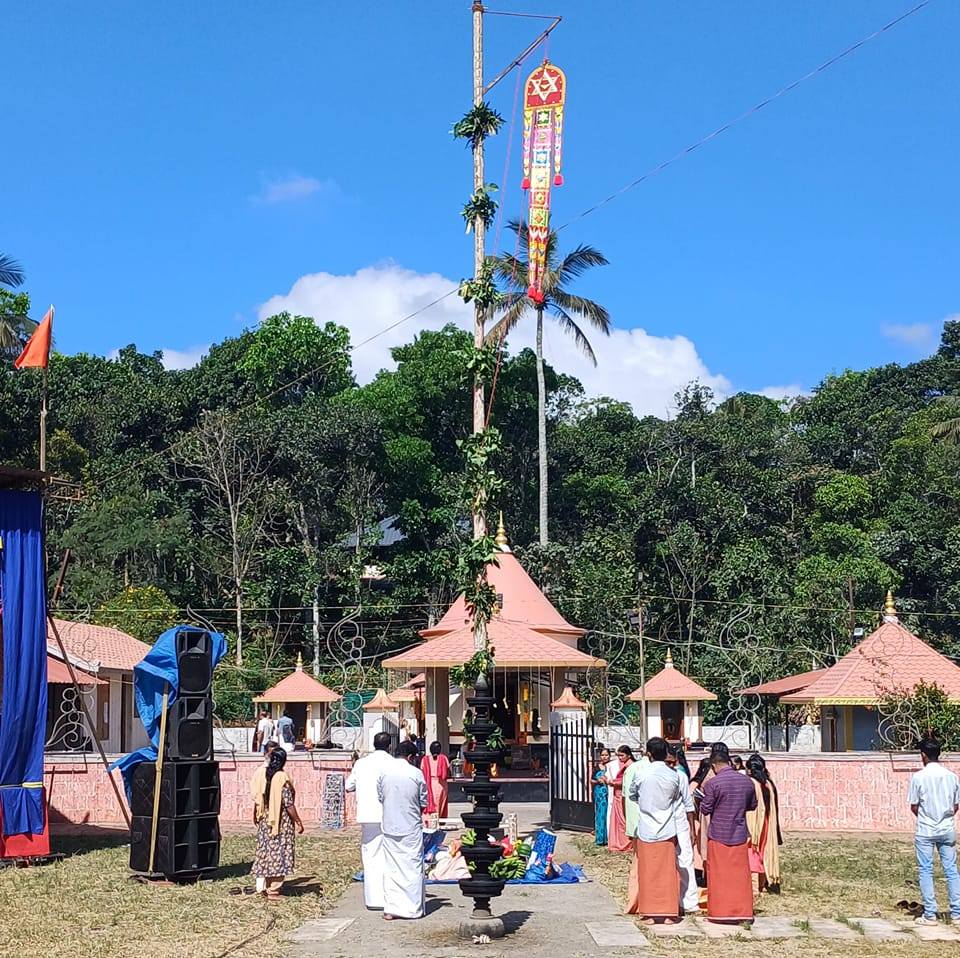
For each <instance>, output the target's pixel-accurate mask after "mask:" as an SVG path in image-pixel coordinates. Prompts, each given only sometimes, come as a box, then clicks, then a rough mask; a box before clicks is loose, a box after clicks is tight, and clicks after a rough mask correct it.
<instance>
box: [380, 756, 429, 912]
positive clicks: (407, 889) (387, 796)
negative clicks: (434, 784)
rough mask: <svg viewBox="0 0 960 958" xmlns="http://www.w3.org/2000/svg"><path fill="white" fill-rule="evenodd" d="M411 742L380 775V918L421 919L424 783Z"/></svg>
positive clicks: (425, 784)
mask: <svg viewBox="0 0 960 958" xmlns="http://www.w3.org/2000/svg"><path fill="white" fill-rule="evenodd" d="M418 758H419V755H417V747H416V745H414V744H413V742H401V743H400V744H399V745H398V746H397V757H396V759H395V760H394V761H393V762H391V763H390V764H389V765H387V766H386V767H385V768H384V769H383V771H382V772H381V774H380V781H379V784H378V786H377V788H378V792H379V794H380V802H381V804H382V805H383V823H382V828H383V858H384V876H383V892H384V905H383V917H384V918H385V919H386V920H387V921H393V920H394V919H395V918H422V917H423V913H424V897H425V893H424V880H423V824H422V822H423V818H422V816H423V811H424V809H425V808H426V807H427V802H428V799H427V783H426V781H425V780H424V778H423V773H422V772H421V771H420V769H419V768H418V767H417V759H418Z"/></svg>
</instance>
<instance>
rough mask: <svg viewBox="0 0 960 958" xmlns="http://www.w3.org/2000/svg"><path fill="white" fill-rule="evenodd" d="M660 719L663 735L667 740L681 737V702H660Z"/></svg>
mask: <svg viewBox="0 0 960 958" xmlns="http://www.w3.org/2000/svg"><path fill="white" fill-rule="evenodd" d="M660 719H661V721H662V723H663V737H664V738H665V739H666V740H667V741H668V742H679V741H681V740H682V739H683V702H661V703H660Z"/></svg>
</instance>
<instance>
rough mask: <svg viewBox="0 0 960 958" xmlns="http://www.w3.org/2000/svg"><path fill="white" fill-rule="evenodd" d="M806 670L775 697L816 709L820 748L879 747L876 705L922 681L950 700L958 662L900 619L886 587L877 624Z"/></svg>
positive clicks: (959, 675) (957, 695)
mask: <svg viewBox="0 0 960 958" xmlns="http://www.w3.org/2000/svg"><path fill="white" fill-rule="evenodd" d="M807 674H808V675H810V676H812V679H811V680H810V681H804V683H803V685H802V687H801V688H798V689H794V690H791V691H790V692H788V693H787V694H785V695H780V696H779V701H780V702H781V703H782V704H784V705H806V706H810V707H813V708H819V709H820V740H821V749H822V751H824V752H849V751H873V750H875V749H877V748H879V747H881V746H882V744H883V741H882V739H883V736H882V734H881V728H880V725H881V721H882V714H881V710H880V708H879V707H880V706H882V704H883V703H884V702H885V701H887V700H888V699H889V698H890V697H891V696H897V695H907V694H909V693H911V692H912V691H913V690H914V689H915V688H916V687H917V686H918V685H919V684H920V683H921V682H925V683H926V684H928V685H937V686H939V687H940V688H941V689H943V691H944V692H945V693H946V695H947V698H948V699H950V701H953V702H960V667H958V666H957V665H955V664H954V663H953V662H951V661H950V659H948V658H947V657H946V656H944V655H941V654H940V653H939V652H937V650H936V649H934V648H931V647H930V646H929V645H927V643H926V642H924V641H923V640H922V639H920V638H919V637H918V636H916V635H914V634H913V633H912V632H911V631H910V630H909V629H907V628H906V627H905V626H904V625H903V624H902V623H901V622H900V618H899V616H898V615H897V607H896V603H895V602H894V599H893V593H892V592H889V591H888V592H887V598H886V602H885V603H884V606H883V616H882V621H881V623H880V626H879V628H877V629H876V630H875V631H873V632H871V633H870V635H868V636H867V637H866V638H865V639H864V640H863V641H862V642H860V643H859V644H857V645H856V646H854V647H853V649H851V650H850V651H849V652H848V653H847V654H846V655H845V656H843V658H841V659H839V660H838V661H837V662H836V663H835V664H834V665H832V666H831V667H830V668H828V669H825V670H821V671H819V672H816V673H807ZM794 678H795V679H799V678H804V677H803V676H796V677H794ZM786 681H787V680H781V682H783V683H786ZM771 684H772V683H771ZM790 684H796V683H790Z"/></svg>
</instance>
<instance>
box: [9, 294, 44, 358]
mask: <svg viewBox="0 0 960 958" xmlns="http://www.w3.org/2000/svg"><path fill="white" fill-rule="evenodd" d="M52 326H53V307H52V306H51V307H50V308H49V309H48V310H47V313H46V315H45V316H44V317H43V319H41V320H40V323H39V325H38V326H37V328H36V329H35V330H34V331H33V335H32V336H31V337H30V338H29V339H28V340H27V345H26V346H24V347H23V352H22V353H20V355H19V356H17V358H16V359H15V360H14V363H13V368H14V369H23V367H24V366H42V367H43V368H44V369H46V368H47V363H48V362H49V360H50V330H51V327H52Z"/></svg>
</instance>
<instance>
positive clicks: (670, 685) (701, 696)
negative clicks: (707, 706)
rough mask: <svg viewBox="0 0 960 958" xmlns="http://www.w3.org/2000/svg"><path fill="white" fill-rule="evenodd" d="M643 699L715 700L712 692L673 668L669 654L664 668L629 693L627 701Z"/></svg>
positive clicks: (661, 700)
mask: <svg viewBox="0 0 960 958" xmlns="http://www.w3.org/2000/svg"><path fill="white" fill-rule="evenodd" d="M644 697H646V699H647V701H648V702H712V701H713V700H714V699H716V695H714V694H713V692H708V691H707V690H706V689H705V688H704V687H703V686H702V685H698V684H697V683H696V682H694V681H693V679H691V678H689V677H688V676H686V675H684V674H683V672H681V671H680V670H679V669H677V668H675V667H674V665H673V657H672V656H671V655H670V653H669V652H667V665H666V668H664V669H663V670H662V671H660V672H657V674H656V675H655V676H654V677H653V678H652V679H648V680H647V682H646V684H645V685H641V686H640V688H638V689H635V690H634V691H633V692H631V693H630V694H629V695H628V696H627V700H628V701H630V702H640V701H641V700H642V699H643V698H644Z"/></svg>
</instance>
